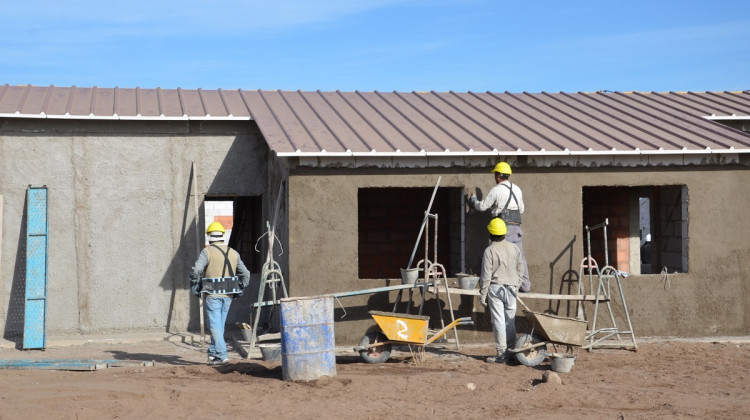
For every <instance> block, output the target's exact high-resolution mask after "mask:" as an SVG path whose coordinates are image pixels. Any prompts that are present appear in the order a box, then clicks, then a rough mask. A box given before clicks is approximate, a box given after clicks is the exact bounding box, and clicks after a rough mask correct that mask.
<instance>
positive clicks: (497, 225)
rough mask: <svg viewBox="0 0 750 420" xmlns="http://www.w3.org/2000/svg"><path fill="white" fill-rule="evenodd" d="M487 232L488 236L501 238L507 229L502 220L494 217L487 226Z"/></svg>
mask: <svg viewBox="0 0 750 420" xmlns="http://www.w3.org/2000/svg"><path fill="white" fill-rule="evenodd" d="M487 231H488V232H490V235H495V236H502V235H505V234H506V233H508V227H507V226H505V222H503V219H501V218H499V217H496V218H494V219H492V220H490V224H489V225H487Z"/></svg>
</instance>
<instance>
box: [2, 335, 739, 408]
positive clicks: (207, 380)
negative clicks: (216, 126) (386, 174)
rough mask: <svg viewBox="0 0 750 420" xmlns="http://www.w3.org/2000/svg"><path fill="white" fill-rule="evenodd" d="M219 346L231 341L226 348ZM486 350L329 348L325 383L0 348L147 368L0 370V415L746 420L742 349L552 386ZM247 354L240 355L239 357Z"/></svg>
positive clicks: (85, 353)
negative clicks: (381, 354) (331, 368)
mask: <svg viewBox="0 0 750 420" xmlns="http://www.w3.org/2000/svg"><path fill="white" fill-rule="evenodd" d="M230 343H231V341H230ZM489 354H491V348H490V347H489V346H462V349H461V351H460V352H456V351H455V346H452V345H447V344H445V345H436V346H431V347H430V348H428V352H427V353H426V358H425V360H424V362H421V363H419V364H416V363H414V361H413V359H412V358H411V356H410V354H409V353H408V352H400V351H394V354H393V356H392V358H391V359H390V360H388V361H387V362H386V363H382V364H366V363H363V362H362V361H361V359H360V358H359V356H358V355H357V354H356V353H354V351H353V350H352V349H351V348H349V349H347V348H342V349H341V350H340V351H338V352H337V366H336V370H337V372H336V376H334V377H332V378H328V377H324V378H321V379H319V380H317V381H313V382H307V383H302V382H289V381H283V380H282V377H281V364H280V362H266V361H263V360H261V359H255V358H250V359H243V358H242V357H241V356H240V355H239V354H238V353H237V352H234V351H233V352H232V353H231V355H230V357H231V359H232V360H231V362H230V364H229V365H226V366H221V367H211V366H207V365H206V364H205V363H204V361H205V350H203V349H200V348H198V347H197V346H196V345H194V344H190V343H184V342H174V341H148V342H134V343H101V342H97V343H89V344H85V345H76V346H61V347H52V348H48V349H46V350H44V351H39V350H35V351H21V350H16V349H2V350H0V359H2V360H11V359H14V360H20V359H35V360H41V359H118V360H123V361H125V360H127V361H137V360H145V361H151V360H153V361H155V362H156V363H155V364H154V366H147V367H133V366H131V367H110V368H105V369H101V370H97V371H85V372H81V371H52V370H39V369H30V370H15V369H14V370H11V369H2V370H0V419H21V418H24V419H25V418H62V419H74V418H75V419H107V418H159V419H161V418H187V419H189V418H240V417H248V416H261V418H272V417H275V418H285V419H287V418H291V419H295V418H296V419H309V418H328V419H334V418H361V419H381V418H391V417H394V416H397V417H409V418H426V417H430V418H435V419H438V418H440V419H442V418H469V419H474V418H501V417H502V418H528V417H533V418H596V419H627V418H636V419H644V418H646V419H650V418H684V417H693V418H732V419H736V418H750V392H748V391H750V384H749V383H750V381H749V380H750V342H748V341H746V340H728V341H714V342H709V341H686V340H685V341H683V340H679V341H659V340H648V341H641V342H639V346H638V351H636V352H634V351H630V350H612V349H602V350H596V351H593V352H586V351H581V352H579V355H578V359H577V360H576V363H575V365H574V366H573V369H572V370H571V372H570V373H561V374H559V377H560V378H561V380H562V384H554V383H552V382H543V381H542V376H543V374H544V373H545V372H550V364H549V361H548V360H547V361H545V362H544V363H542V364H541V365H539V366H537V367H534V368H531V367H525V366H520V365H518V366H506V365H490V364H487V363H485V362H484V356H486V355H489ZM252 356H253V354H251V357H252Z"/></svg>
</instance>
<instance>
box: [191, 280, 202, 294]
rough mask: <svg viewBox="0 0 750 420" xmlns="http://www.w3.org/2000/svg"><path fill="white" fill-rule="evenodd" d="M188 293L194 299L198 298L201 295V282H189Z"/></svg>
mask: <svg viewBox="0 0 750 420" xmlns="http://www.w3.org/2000/svg"><path fill="white" fill-rule="evenodd" d="M190 292H191V293H192V294H193V296H195V297H199V296H200V295H201V282H200V280H198V281H193V280H191V281H190Z"/></svg>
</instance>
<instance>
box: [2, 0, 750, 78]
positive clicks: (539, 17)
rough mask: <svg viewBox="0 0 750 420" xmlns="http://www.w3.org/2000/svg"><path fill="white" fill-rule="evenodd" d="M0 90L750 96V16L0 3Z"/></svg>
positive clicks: (627, 9) (316, 4)
mask: <svg viewBox="0 0 750 420" xmlns="http://www.w3.org/2000/svg"><path fill="white" fill-rule="evenodd" d="M0 10H1V11H2V17H3V19H2V20H3V24H2V25H0V84H4V83H9V84H11V85H25V84H32V85H43V86H47V85H55V86H71V85H76V86H79V87H89V86H99V87H115V86H119V87H122V88H132V87H136V86H140V87H142V88H155V87H162V88H177V87H182V88H190V89H195V88H204V89H216V88H222V89H238V88H242V89H267V90H273V89H283V90H296V89H302V90H316V89H320V90H324V91H325V90H337V89H338V90H343V91H351V90H361V91H372V90H380V91H392V90H398V91H413V90H417V91H420V90H435V91H441V92H442V91H449V90H453V91H458V92H465V91H477V92H482V91H495V92H503V91H509V92H522V91H527V92H541V91H547V92H559V91H564V92H578V91H596V90H619V91H631V90H639V91H684V90H692V91H706V90H711V91H723V90H747V89H750V13H748V12H750V2H748V1H747V0H741V1H728V0H727V1H725V0H711V1H691V0H682V1H677V0H675V1H658V0H651V1H646V0H629V1H608V0H597V1H576V0H568V1H562V0H558V1H518V0H516V1H505V0H362V1H359V0H276V1H273V0H265V1H255V0H244V1H235V0H227V1H195V0H186V1H179V2H176V1H171V0H165V1H159V0H152V1H143V0H129V1H122V2H107V1H101V0H98V1H89V0H70V1H59V0H57V1H40V0H28V1H12V0H0Z"/></svg>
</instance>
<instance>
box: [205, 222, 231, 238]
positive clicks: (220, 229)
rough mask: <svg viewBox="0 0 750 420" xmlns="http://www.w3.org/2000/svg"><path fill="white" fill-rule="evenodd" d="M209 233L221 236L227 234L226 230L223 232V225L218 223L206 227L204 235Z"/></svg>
mask: <svg viewBox="0 0 750 420" xmlns="http://www.w3.org/2000/svg"><path fill="white" fill-rule="evenodd" d="M211 232H221V234H222V235H223V234H225V233H227V231H226V230H224V225H222V224H221V223H219V222H213V223H211V224H210V225H208V229H206V234H210V233H211Z"/></svg>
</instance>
